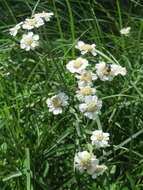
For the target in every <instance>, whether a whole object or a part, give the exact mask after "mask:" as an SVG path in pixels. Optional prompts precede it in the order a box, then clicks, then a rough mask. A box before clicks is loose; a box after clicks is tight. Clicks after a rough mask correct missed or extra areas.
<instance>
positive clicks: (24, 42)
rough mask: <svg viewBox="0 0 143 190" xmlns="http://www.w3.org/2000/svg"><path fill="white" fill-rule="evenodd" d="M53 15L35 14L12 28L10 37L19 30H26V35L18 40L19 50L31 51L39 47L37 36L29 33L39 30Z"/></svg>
mask: <svg viewBox="0 0 143 190" xmlns="http://www.w3.org/2000/svg"><path fill="white" fill-rule="evenodd" d="M53 15H54V14H53V13H46V12H42V13H37V14H35V15H33V16H32V18H26V19H25V20H24V21H23V22H20V23H19V24H17V25H16V26H14V27H13V28H11V29H10V30H9V33H10V35H12V36H16V35H17V33H18V31H19V30H20V29H23V30H28V33H27V34H23V35H22V39H21V40H20V48H21V49H25V50H26V51H29V50H33V49H35V47H37V46H38V45H39V35H37V34H36V35H35V34H34V33H33V32H29V31H31V30H32V29H34V28H39V27H40V26H42V25H44V24H45V22H48V21H50V18H51V17H52V16H53Z"/></svg>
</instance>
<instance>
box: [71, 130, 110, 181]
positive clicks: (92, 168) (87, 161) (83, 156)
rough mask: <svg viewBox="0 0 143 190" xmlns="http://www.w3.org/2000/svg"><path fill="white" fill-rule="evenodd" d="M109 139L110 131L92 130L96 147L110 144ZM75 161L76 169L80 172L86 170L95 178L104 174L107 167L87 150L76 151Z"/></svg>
mask: <svg viewBox="0 0 143 190" xmlns="http://www.w3.org/2000/svg"><path fill="white" fill-rule="evenodd" d="M108 140H109V133H103V132H102V130H96V131H93V132H92V136H91V141H92V144H93V145H94V146H96V148H101V147H102V148H104V147H107V146H109V144H108ZM74 163H75V168H76V169H78V170H79V171H80V172H83V171H84V170H86V171H87V173H88V174H90V175H91V176H92V178H93V179H95V178H96V177H97V176H99V175H102V174H103V173H104V171H105V170H106V169H107V166H106V165H104V164H102V165H99V159H97V158H96V156H94V155H93V154H92V153H89V152H87V151H83V152H78V153H76V154H75V158H74Z"/></svg>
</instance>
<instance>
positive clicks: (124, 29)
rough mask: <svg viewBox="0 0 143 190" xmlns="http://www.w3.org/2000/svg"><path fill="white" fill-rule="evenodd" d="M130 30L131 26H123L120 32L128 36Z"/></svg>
mask: <svg viewBox="0 0 143 190" xmlns="http://www.w3.org/2000/svg"><path fill="white" fill-rule="evenodd" d="M130 30H131V27H126V28H122V29H121V30H120V34H121V35H124V36H128V35H129V33H130Z"/></svg>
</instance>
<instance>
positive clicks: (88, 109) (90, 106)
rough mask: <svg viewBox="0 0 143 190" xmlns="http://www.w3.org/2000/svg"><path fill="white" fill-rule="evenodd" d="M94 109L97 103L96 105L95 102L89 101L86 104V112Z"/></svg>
mask: <svg viewBox="0 0 143 190" xmlns="http://www.w3.org/2000/svg"><path fill="white" fill-rule="evenodd" d="M96 109H97V105H96V103H95V102H94V103H90V104H88V106H87V111H88V112H95V111H96Z"/></svg>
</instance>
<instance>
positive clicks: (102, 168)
mask: <svg viewBox="0 0 143 190" xmlns="http://www.w3.org/2000/svg"><path fill="white" fill-rule="evenodd" d="M105 170H107V166H105V165H96V167H95V171H94V173H93V174H92V178H93V179H95V178H96V177H97V176H99V175H102V174H103V173H104V172H105Z"/></svg>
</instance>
